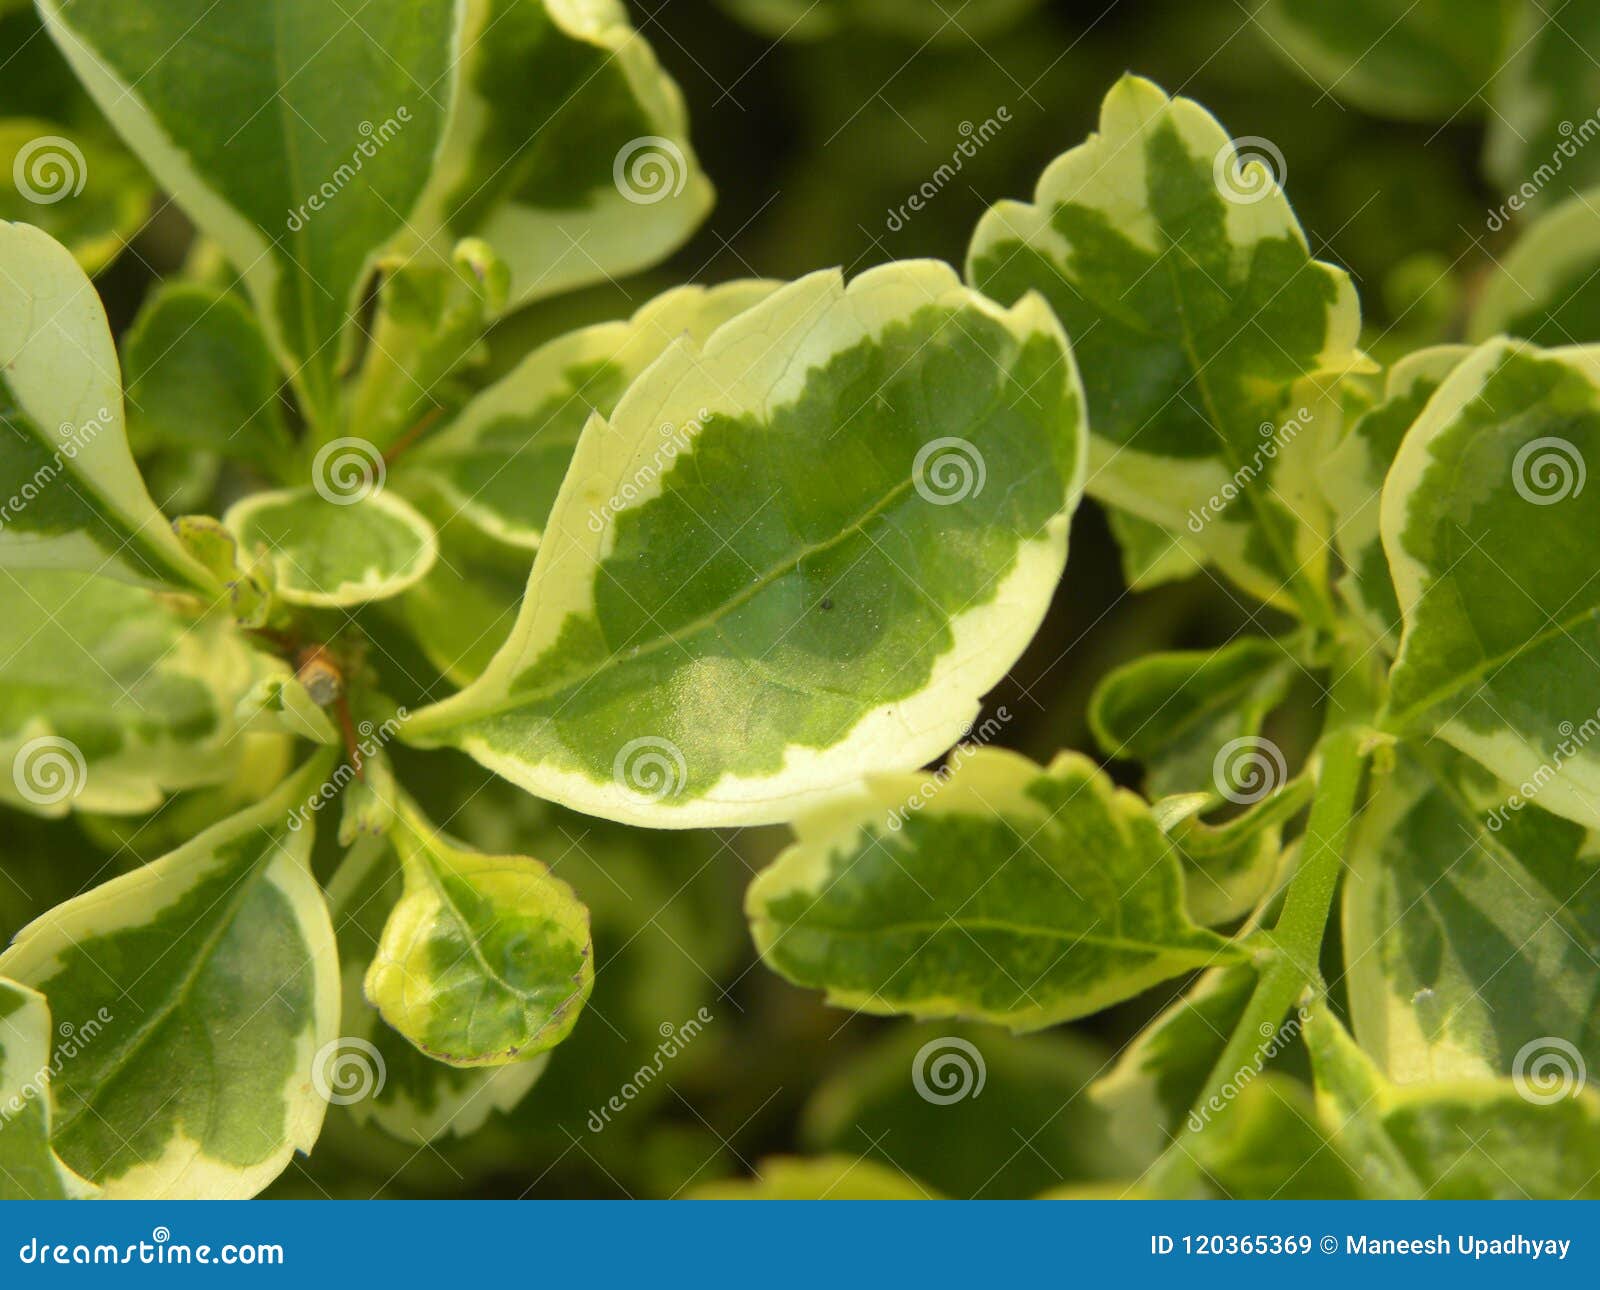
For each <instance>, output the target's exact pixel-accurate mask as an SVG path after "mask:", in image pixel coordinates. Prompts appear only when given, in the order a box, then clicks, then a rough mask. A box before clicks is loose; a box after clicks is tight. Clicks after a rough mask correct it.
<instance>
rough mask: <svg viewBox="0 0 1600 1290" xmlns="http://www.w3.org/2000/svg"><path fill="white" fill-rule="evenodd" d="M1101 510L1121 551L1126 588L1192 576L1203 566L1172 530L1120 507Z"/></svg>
mask: <svg viewBox="0 0 1600 1290" xmlns="http://www.w3.org/2000/svg"><path fill="white" fill-rule="evenodd" d="M1105 511H1106V522H1107V523H1108V524H1109V525H1110V526H1111V532H1112V535H1113V536H1114V537H1115V538H1116V539H1117V548H1118V550H1119V551H1120V552H1121V553H1122V580H1123V581H1124V582H1125V583H1127V585H1128V590H1129V591H1149V590H1150V589H1151V588H1152V587H1159V586H1161V585H1162V584H1163V583H1167V582H1177V581H1179V580H1180V579H1183V578H1189V577H1193V576H1194V575H1195V574H1197V573H1199V572H1200V570H1201V569H1202V568H1204V567H1205V561H1204V560H1203V559H1201V558H1200V557H1199V556H1197V555H1195V554H1194V552H1192V551H1190V550H1189V549H1188V548H1187V547H1185V546H1184V544H1183V539H1182V538H1181V537H1179V536H1178V535H1177V534H1176V533H1169V532H1167V530H1166V529H1164V528H1162V527H1161V526H1160V525H1159V524H1152V523H1151V522H1150V521H1149V520H1147V519H1142V518H1141V517H1139V516H1137V515H1135V514H1134V513H1133V512H1132V511H1125V510H1123V509H1122V508H1121V507H1120V506H1107V507H1106V508H1105Z"/></svg>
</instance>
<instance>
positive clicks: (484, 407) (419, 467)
mask: <svg viewBox="0 0 1600 1290" xmlns="http://www.w3.org/2000/svg"><path fill="white" fill-rule="evenodd" d="M777 287H778V284H777V283H775V282H762V281H755V280H752V281H745V282H730V283H725V284H724V285H722V286H718V287H711V288H706V287H680V288H678V289H677V290H675V291H669V292H667V293H666V294H665V295H663V296H658V297H657V298H656V299H654V300H652V301H651V302H650V303H649V304H648V305H646V306H645V307H644V308H643V309H641V310H639V312H638V313H636V314H635V315H634V316H633V317H632V318H630V319H629V320H628V321H626V322H614V323H601V324H599V325H598V326H595V327H585V328H584V329H582V330H581V331H575V332H572V333H570V334H568V335H566V336H562V337H560V338H559V339H557V340H553V341H550V342H549V343H548V344H545V345H541V346H540V347H539V348H538V349H536V350H534V351H533V353H531V354H529V355H528V357H527V358H525V359H523V360H522V362H521V363H519V364H517V366H516V367H515V368H514V369H513V370H512V371H511V372H510V373H509V374H508V375H507V376H505V377H503V378H502V379H501V380H499V381H497V382H495V384H494V385H492V386H490V387H489V388H488V389H487V390H485V391H484V392H483V393H482V394H480V395H478V396H477V397H476V398H475V399H473V400H472V402H471V403H469V404H468V405H467V406H466V407H465V408H463V409H462V411H461V414H460V415H459V416H458V417H457V418H456V419H455V420H454V421H453V422H451V424H450V425H449V426H447V427H446V428H445V429H443V430H441V431H439V432H438V433H437V434H434V435H431V436H429V438H428V439H427V440H426V441H425V442H424V443H423V444H422V446H421V447H419V448H418V449H417V450H416V451H415V452H414V453H411V454H410V455H409V456H407V457H406V459H405V464H404V466H403V467H402V468H401V469H398V470H396V472H395V482H396V485H397V486H398V487H401V488H404V487H406V486H407V485H408V484H410V485H413V486H416V485H421V486H424V487H428V488H431V489H432V490H434V491H436V492H437V493H438V494H439V495H440V496H441V497H442V498H443V500H444V502H445V503H446V504H447V505H448V506H449V507H450V508H451V509H452V511H454V512H457V513H459V514H461V515H463V516H465V517H466V518H467V519H468V520H470V521H471V522H472V523H474V524H476V525H478V526H479V527H480V528H481V529H482V530H483V531H484V532H485V533H487V534H488V535H489V536H490V537H493V538H495V539H497V540H498V541H501V542H505V543H507V544H509V545H511V546H515V547H521V548H524V549H526V550H529V551H532V550H536V549H537V548H538V545H539V539H540V537H541V536H542V534H543V532H544V526H545V523H546V521H547V520H548V519H549V516H550V508H551V507H552V505H553V504H554V503H555V500H556V494H557V493H558V491H559V490H560V488H561V483H562V481H563V480H564V479H565V478H566V475H567V467H568V466H569V465H570V464H571V462H572V453H573V449H574V448H575V447H576V446H577V443H578V438H579V436H580V435H581V434H582V433H583V428H584V426H585V425H587V424H588V421H589V418H590V417H591V416H593V415H599V416H601V417H607V418H609V417H610V416H611V415H612V413H613V412H615V411H616V407H617V403H618V402H619V401H620V400H621V398H622V396H623V394H624V393H625V392H626V391H627V389H628V387H629V386H630V385H632V384H633V382H634V381H635V380H636V379H637V378H638V377H639V375H640V374H641V373H642V372H643V371H644V370H645V369H646V368H647V367H649V366H650V364H651V363H653V362H654V361H655V360H656V359H657V358H659V357H660V356H661V355H662V353H663V352H664V351H665V350H666V349H667V348H668V347H669V346H670V345H672V344H673V343H674V342H675V341H678V340H680V339H686V340H688V341H689V342H691V343H693V344H695V345H703V344H705V342H706V341H707V339H709V338H710V336H711V333H712V332H714V331H715V330H716V329H717V328H718V327H720V326H721V325H722V324H723V323H725V322H727V321H728V319H730V318H733V317H735V316H736V315H738V314H740V313H742V312H743V311H744V310H745V309H747V308H749V307H750V306H752V305H754V304H756V303H758V302H759V301H761V300H764V299H765V298H766V297H767V296H770V295H771V294H772V293H773V292H774V291H775V290H777ZM699 428H700V427H699V426H698V425H697V424H691V425H685V426H681V427H680V426H673V425H664V426H662V427H660V430H661V438H660V442H659V443H658V444H656V445H654V447H655V448H656V449H657V450H658V456H659V459H660V462H661V465H660V467H658V468H659V469H664V468H665V467H666V466H669V465H670V464H671V462H672V460H673V459H674V458H676V456H677V455H678V454H679V453H680V452H683V453H687V452H688V451H689V449H690V446H691V444H690V440H691V438H692V436H693V435H694V433H696V432H697V431H698V430H699ZM647 484H648V481H641V485H640V487H641V488H643V487H645V486H646V485H647ZM623 500H624V501H627V500H631V496H630V497H626V498H624V499H623Z"/></svg>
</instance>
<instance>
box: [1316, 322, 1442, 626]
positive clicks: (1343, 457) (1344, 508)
mask: <svg viewBox="0 0 1600 1290" xmlns="http://www.w3.org/2000/svg"><path fill="white" fill-rule="evenodd" d="M1469 352H1470V351H1469V350H1468V348H1467V347H1466V346H1464V345H1437V346H1434V347H1433V348H1431V349H1419V350H1417V351H1416V352H1415V353H1413V354H1409V355H1407V356H1406V357H1405V358H1403V359H1401V360H1400V361H1399V362H1398V363H1396V364H1395V365H1394V366H1393V367H1392V368H1390V369H1389V372H1388V375H1387V377H1386V379H1385V384H1384V392H1383V397H1382V399H1380V400H1379V402H1378V403H1377V404H1375V405H1374V406H1373V407H1371V408H1369V409H1368V410H1367V411H1366V412H1364V413H1363V414H1362V415H1361V416H1360V417H1358V418H1357V420H1356V422H1355V424H1354V425H1353V426H1351V428H1350V433H1349V434H1348V435H1346V436H1345V438H1344V439H1343V441H1341V442H1340V444H1339V445H1338V447H1336V448H1335V449H1334V450H1333V451H1332V452H1330V453H1329V454H1328V457H1327V460H1326V464H1325V468H1324V470H1323V473H1322V493H1323V496H1324V497H1326V498H1327V499H1328V505H1329V506H1331V507H1332V508H1333V514H1334V519H1335V522H1336V524H1337V528H1336V531H1335V535H1334V543H1335V546H1336V548H1337V550H1338V552H1339V559H1340V560H1341V561H1342V562H1343V564H1344V569H1345V571H1344V575H1343V577H1342V578H1341V579H1340V581H1339V593H1340V594H1341V595H1342V596H1343V597H1344V599H1345V603H1346V604H1347V605H1348V606H1349V607H1350V610H1351V612H1352V613H1354V614H1355V616H1356V618H1357V619H1359V620H1360V622H1361V624H1362V626H1363V627H1365V629H1366V630H1367V632H1368V633H1369V634H1370V635H1371V636H1372V638H1373V639H1374V640H1376V641H1379V642H1381V643H1382V644H1383V645H1384V647H1385V649H1386V650H1387V652H1389V653H1390V654H1392V653H1393V652H1394V649H1395V647H1396V645H1397V644H1398V643H1399V638H1400V605H1399V603H1398V602H1397V601H1396V600H1395V594H1394V580H1393V579H1392V578H1391V577H1390V576H1389V559H1388V557H1387V556H1386V555H1385V554H1384V550H1383V541H1382V537H1381V534H1380V532H1379V513H1380V501H1381V498H1382V495H1383V481H1384V477H1385V476H1386V475H1387V474H1388V473H1389V467H1390V466H1392V465H1393V464H1394V459H1395V454H1396V453H1398V452H1399V451H1400V444H1401V442H1402V441H1403V440H1404V439H1405V437H1406V432H1407V431H1408V430H1410V429H1411V425H1412V423H1413V422H1414V421H1416V419H1417V417H1418V416H1419V415H1420V414H1421V412H1422V409H1423V407H1424V406H1426V404H1427V402H1428V400H1429V399H1430V398H1432V397H1433V392H1434V391H1435V390H1437V389H1438V388H1439V386H1440V385H1441V384H1442V383H1443V381H1444V378H1445V377H1447V376H1448V375H1450V373H1451V372H1452V371H1454V370H1455V367H1456V364H1458V363H1459V362H1460V361H1461V360H1462V359H1463V358H1464V357H1465V356H1466V355H1467V354H1468V353H1469Z"/></svg>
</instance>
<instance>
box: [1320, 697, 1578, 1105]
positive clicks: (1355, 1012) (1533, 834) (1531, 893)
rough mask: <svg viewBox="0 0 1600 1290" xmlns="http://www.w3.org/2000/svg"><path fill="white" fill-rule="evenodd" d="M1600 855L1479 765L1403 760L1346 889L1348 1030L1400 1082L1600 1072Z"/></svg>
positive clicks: (1362, 839)
mask: <svg viewBox="0 0 1600 1290" xmlns="http://www.w3.org/2000/svg"><path fill="white" fill-rule="evenodd" d="M1591 730H1592V732H1593V733H1600V721H1596V722H1594V723H1593V725H1592V727H1591ZM1597 859H1600V850H1597V848H1596V846H1595V843H1594V839H1593V836H1592V835H1591V834H1589V833H1587V832H1586V831H1585V830H1584V829H1583V828H1582V827H1581V826H1580V825H1577V824H1574V823H1572V822H1571V821H1570V820H1564V819H1562V818H1561V817H1560V816H1556V815H1552V814H1550V813H1549V812H1548V811H1545V810H1541V809H1540V808H1539V807H1538V806H1537V805H1535V804H1534V803H1532V802H1524V801H1521V800H1520V799H1519V798H1518V797H1517V795H1515V794H1510V795H1509V796H1508V790H1507V789H1506V788H1505V787H1504V786H1502V785H1500V784H1498V783H1496V781H1495V780H1494V779H1493V777H1492V776H1489V775H1487V774H1485V773H1484V772H1483V771H1482V770H1481V769H1479V768H1478V767H1477V766H1476V765H1475V764H1474V763H1472V762H1471V761H1469V760H1468V759H1467V758H1465V757H1462V756H1460V755H1459V754H1457V753H1454V752H1451V751H1450V750H1448V749H1445V748H1442V747H1437V746H1436V747H1435V748H1433V749H1421V750H1418V751H1417V752H1415V753H1405V754H1402V756H1401V759H1400V761H1399V763H1398V764H1397V766H1396V768H1395V770H1394V772H1393V773H1392V774H1391V775H1390V776H1389V777H1388V778H1387V779H1386V780H1385V781H1384V782H1383V785H1382V788H1381V790H1380V791H1379V792H1378V793H1377V794H1376V795H1375V797H1374V799H1373V801H1372V803H1371V805H1370V806H1369V807H1368V808H1367V811H1366V814H1365V815H1364V816H1363V817H1362V819H1361V823H1360V825H1359V828H1358V831H1357V833H1356V836H1355V841H1354V843H1353V844H1352V847H1351V853H1350V855H1349V857H1348V862H1349V865H1350V875H1349V879H1348V880H1347V881H1346V883H1345V887H1344V952H1345V958H1346V962H1347V963H1348V965H1349V969H1348V973H1349V975H1348V981H1349V992H1350V1014H1351V1022H1352V1025H1353V1027H1354V1029H1355V1033H1356V1035H1357V1037H1358V1038H1359V1039H1360V1041H1361V1046H1362V1047H1363V1048H1364V1049H1365V1050H1366V1051H1367V1052H1368V1053H1370V1054H1372V1057H1373V1059H1374V1060H1375V1061H1376V1062H1377V1063H1378V1064H1379V1065H1380V1066H1381V1067H1382V1068H1383V1069H1384V1070H1385V1072H1386V1073H1387V1074H1388V1076H1389V1077H1390V1078H1391V1079H1393V1080H1394V1081H1395V1082H1396V1083H1399V1084H1418V1083H1427V1082H1428V1081H1430V1080H1440V1079H1457V1078H1476V1077H1482V1076H1491V1075H1502V1076H1509V1075H1512V1074H1515V1073H1519V1072H1520V1073H1522V1074H1524V1075H1527V1074H1528V1073H1529V1072H1530V1069H1531V1067H1532V1065H1533V1064H1535V1063H1540V1062H1543V1061H1545V1060H1546V1059H1548V1058H1557V1057H1559V1055H1560V1054H1561V1053H1562V1052H1565V1053H1567V1054H1568V1060H1569V1061H1571V1062H1572V1063H1573V1064H1574V1065H1577V1064H1583V1065H1584V1066H1586V1067H1587V1068H1588V1069H1591V1070H1600V981H1597V979H1596V974H1595V970H1594V955H1595V952H1596V948H1597V947H1600V884H1596V883H1594V882H1593V878H1594V875H1595V873H1596V861H1597Z"/></svg>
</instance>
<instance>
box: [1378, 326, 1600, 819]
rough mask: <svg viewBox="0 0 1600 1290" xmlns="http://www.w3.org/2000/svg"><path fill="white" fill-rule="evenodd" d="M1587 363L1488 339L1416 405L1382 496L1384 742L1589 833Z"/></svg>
mask: <svg viewBox="0 0 1600 1290" xmlns="http://www.w3.org/2000/svg"><path fill="white" fill-rule="evenodd" d="M1591 461H1600V351H1595V350H1590V349H1566V350H1552V351H1549V352H1542V351H1539V350H1535V349H1532V348H1531V347H1529V346H1527V345H1525V344H1522V343H1520V342H1513V341H1491V342H1489V343H1487V344H1485V345H1483V346H1481V347H1480V348H1479V349H1477V350H1476V351H1474V352H1473V354H1472V356H1471V357H1469V358H1467V359H1466V360H1464V361H1463V362H1462V363H1461V364H1460V365H1459V366H1458V367H1457V368H1456V369H1455V371H1454V372H1452V373H1451V375H1450V376H1449V377H1448V378H1447V379H1446V381H1445V382H1444V384H1443V385H1441V386H1440V387H1439V390H1438V392H1437V393H1436V394H1434V396H1433V398H1431V399H1430V400H1429V401H1428V404H1427V406H1426V407H1425V408H1424V409H1423V411H1422V415H1421V416H1420V417H1418V419H1417V421H1416V422H1415V424H1414V425H1413V426H1412V427H1411V431H1410V433H1409V434H1407V436H1406V439H1405V442H1404V443H1403V444H1402V445H1401V447H1400V452H1399V455H1398V456H1397V457H1396V458H1395V463H1394V466H1393V468H1392V469H1391V470H1390V471H1389V475H1388V480H1387V482H1386V483H1385V485H1384V490H1383V504H1382V529H1383V545H1384V549H1385V551H1387V552H1388V555H1389V565H1390V569H1391V571H1392V572H1393V575H1394V584H1395V591H1396V594H1397V596H1398V599H1399V604H1400V610H1401V614H1402V616H1403V618H1404V622H1405V631H1404V635H1403V636H1402V638H1401V642H1400V653H1399V656H1398V658H1397V659H1396V662H1395V665H1394V669H1393V671H1392V672H1391V674H1390V694H1389V711H1388V714H1387V717H1386V719H1385V725H1386V726H1387V728H1389V729H1391V730H1412V731H1420V732H1423V733H1427V734H1433V735H1437V736H1438V737H1440V738H1442V739H1444V740H1445V742H1447V743H1450V744H1453V745H1454V746H1455V747H1457V748H1459V749H1460V750H1461V751H1462V752H1465V753H1466V754H1467V755H1468V756H1470V757H1473V758H1475V759H1476V760H1477V761H1479V762H1480V763H1482V764H1483V765H1484V766H1485V767H1486V768H1487V769H1488V770H1490V771H1491V772H1493V773H1494V774H1495V775H1497V776H1498V777H1499V778H1501V779H1503V780H1505V781H1506V782H1507V783H1509V784H1513V785H1521V784H1523V783H1524V782H1527V783H1528V784H1530V785H1536V787H1534V788H1533V791H1532V792H1530V793H1525V794H1524V795H1525V796H1533V795H1534V794H1535V793H1536V794H1537V796H1538V799H1539V805H1540V806H1542V807H1544V808H1545V809H1547V810H1551V811H1554V812H1556V813H1557V814H1559V815H1564V816H1567V817H1568V818H1570V819H1575V820H1578V821H1580V822H1584V823H1588V824H1590V825H1600V745H1591V744H1589V743H1588V737H1587V734H1585V735H1583V736H1581V737H1576V738H1575V737H1574V736H1573V733H1572V732H1573V731H1574V729H1575V728H1576V727H1578V726H1579V725H1580V724H1581V725H1582V726H1583V728H1584V730H1585V731H1588V730H1590V729H1591V728H1592V726H1593V723H1594V721H1595V717H1594V714H1595V713H1596V712H1597V711H1600V672H1597V671H1596V669H1595V666H1594V660H1595V658H1597V657H1600V616H1597V615H1596V613H1595V611H1596V609H1600V583H1597V582H1596V581H1595V579H1594V578H1593V576H1592V565H1593V560H1592V558H1591V557H1592V554H1593V552H1592V550H1591V548H1592V546H1593V534H1594V533H1595V532H1597V531H1600V488H1593V487H1590V488H1585V487H1584V484H1585V481H1586V477H1587V474H1588V463H1589V462H1591Z"/></svg>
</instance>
